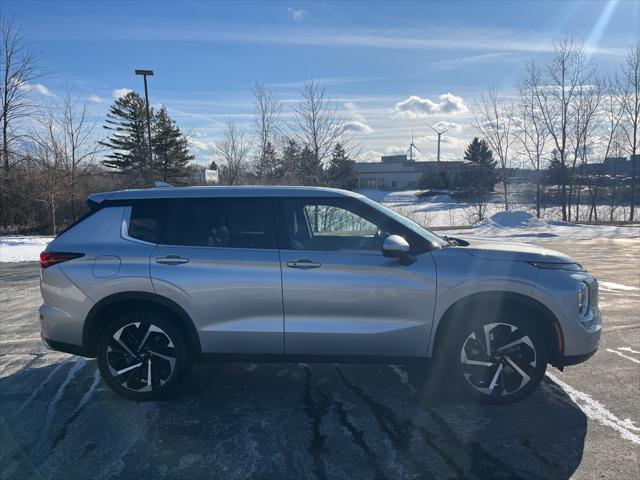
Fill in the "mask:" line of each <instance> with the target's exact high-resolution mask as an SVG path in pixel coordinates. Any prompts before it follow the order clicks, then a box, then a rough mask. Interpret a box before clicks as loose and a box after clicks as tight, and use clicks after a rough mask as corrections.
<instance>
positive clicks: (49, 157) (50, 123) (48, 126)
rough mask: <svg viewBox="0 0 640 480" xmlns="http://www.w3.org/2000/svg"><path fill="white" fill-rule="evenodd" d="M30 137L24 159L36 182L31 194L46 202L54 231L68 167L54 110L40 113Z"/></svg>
mask: <svg viewBox="0 0 640 480" xmlns="http://www.w3.org/2000/svg"><path fill="white" fill-rule="evenodd" d="M30 137H31V140H32V147H31V151H30V152H29V155H28V156H27V159H28V161H29V163H31V165H30V171H31V174H32V175H34V176H35V177H36V178H37V181H36V183H37V185H38V188H37V189H36V191H34V192H33V194H34V195H35V197H36V198H37V200H38V201H40V202H42V203H43V204H44V205H45V206H46V208H47V211H48V212H49V222H50V227H51V233H52V234H53V235H55V234H56V233H57V231H58V225H59V220H58V209H59V205H60V202H61V200H62V199H64V198H65V197H66V195H67V187H68V171H67V169H66V158H65V156H66V152H65V146H64V138H63V136H62V135H61V134H60V128H59V122H58V120H57V119H56V117H55V114H54V111H53V110H47V111H46V112H45V113H42V114H40V116H39V117H38V118H37V124H36V126H35V127H34V128H33V131H32V133H31V135H30Z"/></svg>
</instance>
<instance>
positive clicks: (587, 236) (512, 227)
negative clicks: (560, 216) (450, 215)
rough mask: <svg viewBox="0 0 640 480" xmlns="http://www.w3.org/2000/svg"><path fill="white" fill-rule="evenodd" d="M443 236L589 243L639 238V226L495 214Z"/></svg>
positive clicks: (528, 215) (517, 213) (524, 213)
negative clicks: (597, 239) (577, 222)
mask: <svg viewBox="0 0 640 480" xmlns="http://www.w3.org/2000/svg"><path fill="white" fill-rule="evenodd" d="M438 233H443V234H446V235H454V236H461V237H471V238H499V239H508V240H509V241H518V240H520V241H532V240H538V241H540V240H552V239H557V238H562V239H572V240H592V239H596V238H611V239H615V238H640V224H637V225H625V226H608V225H579V224H574V223H567V222H559V221H545V220H542V219H540V218H537V217H535V216H534V215H532V214H530V213H527V212H522V211H519V212H498V213H495V214H494V215H493V216H491V218H489V219H487V220H483V221H482V222H479V223H477V224H476V225H475V226H473V227H472V228H465V229H460V230H455V229H452V230H445V231H444V232H438Z"/></svg>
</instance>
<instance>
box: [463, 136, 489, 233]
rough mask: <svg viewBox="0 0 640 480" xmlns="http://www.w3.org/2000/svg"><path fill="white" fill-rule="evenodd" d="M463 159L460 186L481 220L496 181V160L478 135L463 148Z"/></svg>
mask: <svg viewBox="0 0 640 480" xmlns="http://www.w3.org/2000/svg"><path fill="white" fill-rule="evenodd" d="M464 160H465V161H466V163H465V164H464V165H463V166H462V168H461V171H460V178H461V181H462V188H463V191H464V194H465V196H466V197H467V198H468V199H469V201H470V202H471V203H472V205H473V206H474V208H475V210H476V215H477V218H478V220H482V219H483V218H484V214H485V212H486V206H487V201H488V197H489V194H490V193H491V192H492V191H493V188H494V187H495V185H496V183H497V181H498V176H497V173H496V165H497V162H496V160H494V158H493V152H492V151H491V149H490V148H489V145H488V144H487V142H486V141H485V140H480V139H478V137H475V138H474V139H473V140H472V141H471V143H470V144H469V146H468V147H467V149H466V150H465V152H464Z"/></svg>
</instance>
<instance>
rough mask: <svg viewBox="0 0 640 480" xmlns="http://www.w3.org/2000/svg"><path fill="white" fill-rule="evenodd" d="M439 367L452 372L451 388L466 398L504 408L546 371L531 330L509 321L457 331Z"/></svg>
mask: <svg viewBox="0 0 640 480" xmlns="http://www.w3.org/2000/svg"><path fill="white" fill-rule="evenodd" d="M445 348H446V359H447V360H446V361H445V362H444V363H445V364H444V365H443V366H444V367H445V368H446V367H452V368H453V370H455V379H456V382H455V384H456V385H457V386H458V387H459V388H460V389H461V390H462V391H463V394H464V395H465V396H467V397H472V398H474V399H477V400H479V401H481V402H485V403H493V404H507V403H511V402H515V401H518V400H520V399H522V398H524V397H525V396H527V395H528V394H529V393H531V391H532V390H533V389H534V388H535V387H536V386H537V385H538V384H539V383H540V381H541V380H542V378H543V376H544V373H545V371H546V368H547V352H546V348H545V345H544V342H543V340H542V337H541V335H540V334H539V333H538V331H537V330H536V329H535V328H533V326H532V324H531V323H530V322H529V321H527V320H523V319H520V318H517V317H510V316H508V315H505V316H502V317H501V318H499V319H496V318H495V317H492V316H488V317H485V318H477V319H474V320H472V321H470V322H465V323H462V324H458V325H456V327H455V328H454V329H453V331H452V333H451V335H450V336H449V341H448V342H447V345H446V346H445Z"/></svg>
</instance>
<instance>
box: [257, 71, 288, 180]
mask: <svg viewBox="0 0 640 480" xmlns="http://www.w3.org/2000/svg"><path fill="white" fill-rule="evenodd" d="M253 97H254V101H255V111H254V125H253V126H254V129H255V136H256V139H257V141H256V149H257V155H256V165H255V169H256V175H257V177H258V180H259V181H260V182H264V181H265V177H266V173H267V171H268V170H269V168H270V165H268V163H270V158H269V157H270V156H271V155H270V153H269V151H270V150H271V149H272V148H273V147H274V146H275V144H276V139H277V136H278V134H279V126H280V125H279V124H280V113H281V111H282V108H281V105H280V102H279V100H278V98H277V97H276V95H275V94H274V93H273V92H272V91H270V90H267V89H266V88H265V86H264V85H262V84H261V83H256V84H255V86H254V87H253Z"/></svg>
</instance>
